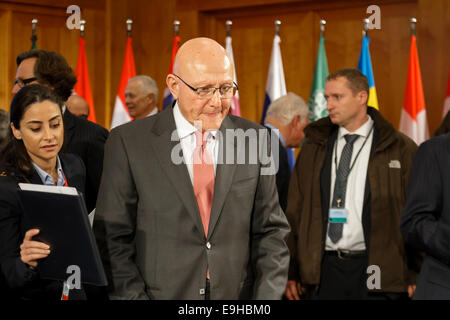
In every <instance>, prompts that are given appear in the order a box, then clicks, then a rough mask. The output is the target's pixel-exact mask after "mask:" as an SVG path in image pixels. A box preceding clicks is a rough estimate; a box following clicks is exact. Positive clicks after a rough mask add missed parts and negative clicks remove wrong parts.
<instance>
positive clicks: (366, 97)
mask: <svg viewBox="0 0 450 320" xmlns="http://www.w3.org/2000/svg"><path fill="white" fill-rule="evenodd" d="M358 98H359V99H360V101H361V104H364V105H367V102H369V95H368V94H367V92H366V91H364V90H363V91H360V92H359V93H358Z"/></svg>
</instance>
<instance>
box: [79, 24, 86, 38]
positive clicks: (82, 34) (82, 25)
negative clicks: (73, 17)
mask: <svg viewBox="0 0 450 320" xmlns="http://www.w3.org/2000/svg"><path fill="white" fill-rule="evenodd" d="M85 24H86V20H80V37H84V28H85V27H84V25H85Z"/></svg>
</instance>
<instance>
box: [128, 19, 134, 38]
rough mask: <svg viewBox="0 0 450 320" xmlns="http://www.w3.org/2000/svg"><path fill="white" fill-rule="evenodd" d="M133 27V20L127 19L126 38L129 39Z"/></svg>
mask: <svg viewBox="0 0 450 320" xmlns="http://www.w3.org/2000/svg"><path fill="white" fill-rule="evenodd" d="M132 25H133V20H131V19H127V36H128V37H129V38H130V37H131V28H132Z"/></svg>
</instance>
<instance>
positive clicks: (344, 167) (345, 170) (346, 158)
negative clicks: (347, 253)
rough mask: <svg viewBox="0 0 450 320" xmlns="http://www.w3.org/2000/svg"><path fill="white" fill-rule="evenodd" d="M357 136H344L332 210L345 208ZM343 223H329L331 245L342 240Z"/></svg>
mask: <svg viewBox="0 0 450 320" xmlns="http://www.w3.org/2000/svg"><path fill="white" fill-rule="evenodd" d="M358 137H359V135H357V134H346V135H345V136H344V138H345V141H347V143H346V144H345V146H344V149H343V150H342V153H341V159H340V160H339V166H338V169H337V172H336V181H335V183H334V192H333V202H332V203H331V205H332V207H333V208H345V193H346V190H347V179H348V174H349V173H350V161H351V159H352V152H353V143H354V142H355V141H356V139H358ZM343 227H344V224H343V223H330V225H329V228H328V236H329V237H330V239H331V241H332V242H333V243H337V242H338V241H339V239H341V238H342V229H343Z"/></svg>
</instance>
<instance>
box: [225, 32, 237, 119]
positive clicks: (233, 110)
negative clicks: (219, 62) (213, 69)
mask: <svg viewBox="0 0 450 320" xmlns="http://www.w3.org/2000/svg"><path fill="white" fill-rule="evenodd" d="M225 47H226V50H227V53H228V55H229V56H230V58H231V62H232V63H233V76H234V82H236V84H237V78H236V65H235V64H234V56H233V46H232V45H231V36H227V37H226V38H225ZM230 113H231V114H232V115H234V116H238V117H240V116H241V108H240V106H239V92H236V94H235V95H234V97H233V100H231V107H230Z"/></svg>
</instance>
